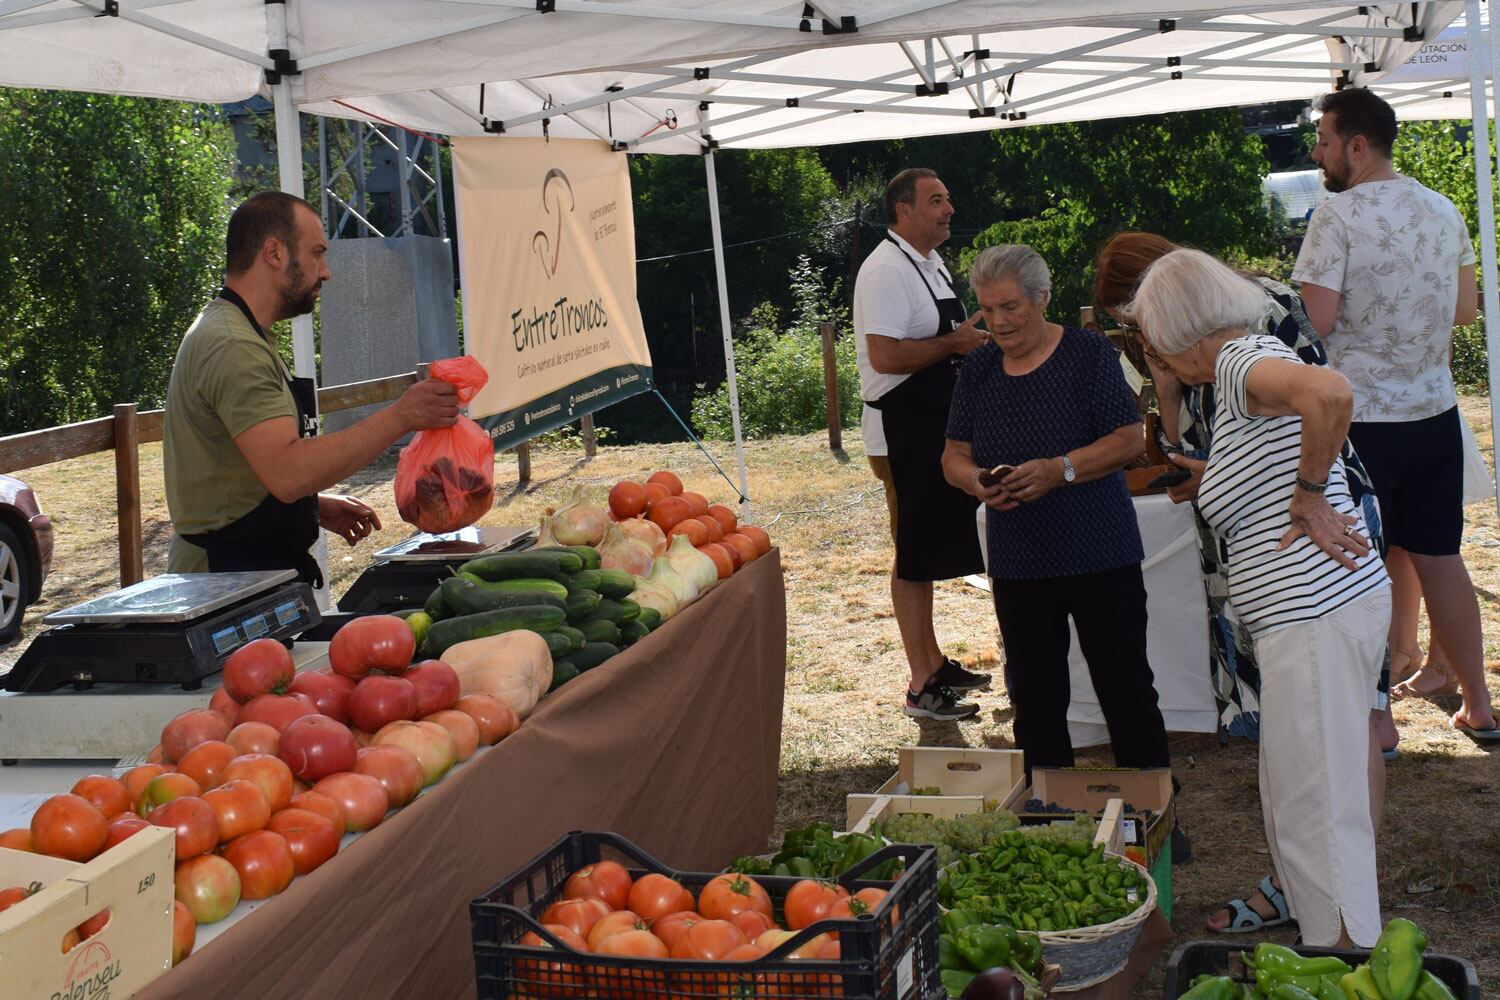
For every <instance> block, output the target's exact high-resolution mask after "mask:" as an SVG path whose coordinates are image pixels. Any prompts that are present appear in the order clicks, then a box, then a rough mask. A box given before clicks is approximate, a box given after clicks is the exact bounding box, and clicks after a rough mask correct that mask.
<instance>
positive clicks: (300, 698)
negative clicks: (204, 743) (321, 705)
mask: <svg viewBox="0 0 1500 1000" xmlns="http://www.w3.org/2000/svg"><path fill="white" fill-rule="evenodd" d="M317 711H318V707H317V706H316V705H314V704H313V703H312V699H311V698H309V697H308V696H307V695H305V694H263V695H261V696H259V697H257V698H251V699H250V700H249V701H248V702H246V703H245V705H244V707H243V708H241V709H240V723H241V724H243V723H246V722H264V723H266V724H267V725H268V726H270V727H271V728H272V729H275V730H276V731H277V732H278V733H279V732H282V731H283V730H285V729H286V727H287V726H288V725H290V724H291V722H292V720H293V719H300V718H302V716H304V715H316V714H317ZM225 735H228V734H227V733H226V734H225ZM223 738H224V737H222V736H221V737H219V739H223Z"/></svg>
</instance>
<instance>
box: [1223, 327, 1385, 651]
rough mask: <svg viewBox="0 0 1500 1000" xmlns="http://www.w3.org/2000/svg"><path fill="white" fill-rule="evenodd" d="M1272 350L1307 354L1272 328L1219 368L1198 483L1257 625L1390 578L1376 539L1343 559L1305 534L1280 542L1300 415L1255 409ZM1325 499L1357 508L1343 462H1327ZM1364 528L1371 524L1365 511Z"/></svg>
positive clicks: (1243, 616)
mask: <svg viewBox="0 0 1500 1000" xmlns="http://www.w3.org/2000/svg"><path fill="white" fill-rule="evenodd" d="M1267 358H1279V359H1282V360H1286V361H1291V362H1293V363H1296V364H1303V363H1304V362H1303V361H1302V360H1301V359H1300V358H1298V357H1297V355H1296V354H1295V353H1294V352H1293V351H1292V350H1291V349H1290V348H1289V347H1287V346H1286V345H1285V344H1283V343H1282V342H1281V341H1280V340H1278V339H1276V338H1275V337H1269V336H1265V335H1259V336H1252V337H1244V338H1242V339H1239V340H1231V341H1230V342H1229V343H1227V344H1225V345H1224V347H1223V348H1222V349H1221V350H1220V351H1219V358H1218V362H1217V363H1216V365H1215V366H1214V367H1215V370H1214V376H1215V377H1214V385H1215V389H1216V391H1217V394H1218V402H1217V407H1216V412H1215V415H1214V447H1213V452H1212V454H1211V455H1210V456H1209V460H1208V468H1207V469H1206V470H1205V471H1204V473H1203V483H1202V486H1201V487H1200V489H1199V491H1198V509H1199V511H1201V512H1202V514H1203V518H1204V520H1206V521H1207V522H1208V524H1209V526H1210V527H1212V528H1213V529H1214V531H1215V532H1216V533H1218V534H1219V536H1220V537H1222V538H1224V539H1225V540H1226V541H1227V543H1228V546H1229V567H1228V568H1229V599H1230V602H1231V604H1232V605H1233V606H1234V610H1235V614H1236V615H1237V616H1238V617H1239V619H1240V620H1241V621H1242V622H1244V623H1245V626H1246V627H1247V628H1249V630H1250V632H1251V633H1252V634H1260V633H1264V632H1268V631H1270V630H1272V629H1276V628H1281V627H1283V626H1286V625H1293V624H1296V623H1297V622H1304V621H1309V620H1311V619H1314V618H1321V617H1322V616H1323V615H1326V614H1329V613H1330V612H1333V611H1336V610H1338V609H1339V608H1341V607H1343V606H1344V605H1346V604H1349V603H1351V602H1353V601H1355V600H1358V599H1359V598H1361V597H1363V596H1365V595H1366V594H1369V593H1373V592H1375V591H1378V590H1380V589H1381V588H1382V587H1386V586H1389V578H1388V577H1387V576H1386V573H1385V566H1384V564H1383V563H1381V561H1380V556H1379V555H1378V554H1377V553H1376V552H1375V551H1374V550H1373V549H1372V550H1371V551H1370V552H1369V553H1368V554H1366V555H1365V556H1364V557H1363V558H1360V559H1357V560H1356V561H1357V562H1358V563H1359V566H1358V568H1357V569H1353V570H1350V569H1345V568H1344V567H1343V566H1340V565H1339V564H1338V563H1336V562H1334V560H1333V558H1332V557H1331V556H1329V555H1328V554H1326V553H1325V552H1323V551H1322V550H1320V549H1319V548H1318V547H1317V546H1316V545H1314V544H1313V542H1312V540H1311V539H1309V538H1307V537H1306V536H1304V537H1301V538H1298V539H1297V540H1296V541H1295V542H1293V543H1292V544H1291V545H1290V546H1288V547H1287V548H1286V549H1285V550H1284V551H1281V552H1278V551H1277V550H1276V547H1277V546H1278V545H1279V544H1280V543H1281V538H1282V536H1283V535H1285V534H1286V532H1287V530H1288V529H1290V528H1291V524H1292V521H1291V513H1290V510H1289V505H1290V503H1291V500H1292V491H1293V489H1294V488H1295V485H1296V479H1297V462H1298V459H1299V457H1300V456H1301V453H1302V418H1301V417H1258V416H1252V415H1251V413H1250V412H1249V405H1248V403H1247V402H1246V391H1245V380H1246V378H1247V377H1248V375H1249V374H1250V369H1251V368H1253V367H1255V365H1256V364H1257V363H1258V362H1260V361H1264V360H1265V359H1267ZM1324 496H1326V497H1327V498H1328V503H1329V505H1330V506H1332V507H1333V509H1334V510H1336V511H1338V512H1339V513H1340V514H1355V515H1356V516H1358V515H1359V509H1358V507H1357V506H1356V505H1355V503H1354V501H1353V500H1352V499H1350V496H1349V485H1348V480H1347V478H1346V476H1345V474H1344V463H1343V462H1342V461H1339V460H1337V459H1335V460H1334V463H1333V468H1331V469H1329V470H1328V490H1327V492H1326V493H1325V494H1324ZM1359 530H1360V533H1361V534H1364V519H1363V518H1362V517H1361V519H1360V523H1359Z"/></svg>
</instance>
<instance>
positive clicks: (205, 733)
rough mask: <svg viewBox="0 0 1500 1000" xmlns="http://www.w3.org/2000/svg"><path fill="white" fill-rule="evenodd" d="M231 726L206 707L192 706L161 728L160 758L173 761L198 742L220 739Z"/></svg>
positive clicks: (226, 720)
mask: <svg viewBox="0 0 1500 1000" xmlns="http://www.w3.org/2000/svg"><path fill="white" fill-rule="evenodd" d="M232 728H233V727H232V726H231V725H230V724H229V720H228V719H226V718H224V716H222V715H220V714H219V713H218V712H215V711H213V710H212V709H208V708H194V709H190V710H189V711H186V712H183V713H182V714H181V715H178V716H177V717H176V718H174V719H173V720H172V721H171V722H168V723H167V724H166V725H165V726H163V727H162V730H161V753H162V759H163V760H165V761H166V762H167V763H169V764H170V763H174V762H176V761H179V760H181V759H182V756H183V754H185V753H187V752H188V751H189V750H191V749H193V747H195V746H197V745H198V744H199V743H207V742H208V741H209V740H222V739H223V738H224V737H226V736H228V735H229V730H230V729H232Z"/></svg>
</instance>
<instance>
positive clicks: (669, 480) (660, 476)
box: [646, 469, 682, 497]
mask: <svg viewBox="0 0 1500 1000" xmlns="http://www.w3.org/2000/svg"><path fill="white" fill-rule="evenodd" d="M646 483H647V484H648V485H649V484H651V483H659V484H661V485H662V486H664V487H666V490H667V494H668V495H669V496H674V497H680V496H682V480H681V479H678V478H677V473H675V472H668V471H667V470H666V469H663V470H661V471H660V472H653V473H651V475H650V476H648V477H647V479H646Z"/></svg>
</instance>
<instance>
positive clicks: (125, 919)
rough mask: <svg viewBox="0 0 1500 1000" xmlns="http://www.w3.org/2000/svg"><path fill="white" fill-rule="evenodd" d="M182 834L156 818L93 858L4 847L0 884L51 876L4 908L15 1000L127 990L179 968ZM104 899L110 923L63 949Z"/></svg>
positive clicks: (3, 973) (6, 969)
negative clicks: (175, 920) (177, 876)
mask: <svg viewBox="0 0 1500 1000" xmlns="http://www.w3.org/2000/svg"><path fill="white" fill-rule="evenodd" d="M175 840H176V834H175V832H174V831H173V830H171V829H168V828H164V827H151V828H150V829H146V830H142V831H140V832H139V833H137V834H135V835H133V836H131V837H130V838H129V839H127V840H125V841H122V842H121V843H119V844H117V845H115V846H114V847H112V848H110V849H109V850H108V851H105V852H104V853H103V854H101V855H99V856H98V857H97V858H95V859H94V860H92V861H90V862H88V863H87V864H77V863H76V862H72V861H64V860H62V859H60V858H49V857H46V856H44V855H40V854H28V853H26V852H25V851H12V850H7V849H5V848H0V888H6V887H9V886H17V885H20V886H24V885H29V884H30V883H32V882H40V883H42V886H43V888H42V890H41V891H40V892H38V893H36V894H35V895H33V896H31V897H29V898H28V899H24V900H22V901H21V902H19V903H17V904H16V905H15V906H12V907H11V908H10V909H8V910H6V911H5V912H4V913H0V983H3V984H5V985H4V987H3V989H0V992H3V994H4V996H5V997H6V998H7V1000H55V998H58V997H67V998H72V997H109V998H110V1000H125V998H126V997H129V996H131V995H132V994H134V993H135V992H136V991H138V990H140V989H142V988H143V987H144V986H146V984H148V983H150V982H151V981H152V980H154V979H155V978H156V977H157V976H160V975H161V974H162V973H164V972H166V971H167V970H168V969H170V968H171V967H172V900H173V898H174V897H173V890H172V870H173V860H174V859H173V855H174V852H175ZM105 909H108V910H109V911H110V918H109V922H108V923H107V924H106V925H105V926H104V928H103V929H102V930H100V931H99V933H97V934H95V935H94V936H93V937H91V938H89V939H88V940H87V941H84V942H82V943H80V944H79V945H77V946H76V947H74V948H73V950H72V951H70V952H68V953H66V954H64V953H63V950H62V941H63V937H64V935H66V934H67V932H68V931H69V930H71V929H72V928H75V927H77V926H78V925H79V924H81V923H83V922H84V921H85V920H87V919H88V918H90V917H92V916H94V915H95V914H96V913H98V912H99V911H101V910H105Z"/></svg>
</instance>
